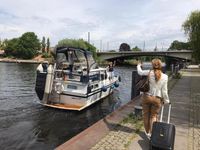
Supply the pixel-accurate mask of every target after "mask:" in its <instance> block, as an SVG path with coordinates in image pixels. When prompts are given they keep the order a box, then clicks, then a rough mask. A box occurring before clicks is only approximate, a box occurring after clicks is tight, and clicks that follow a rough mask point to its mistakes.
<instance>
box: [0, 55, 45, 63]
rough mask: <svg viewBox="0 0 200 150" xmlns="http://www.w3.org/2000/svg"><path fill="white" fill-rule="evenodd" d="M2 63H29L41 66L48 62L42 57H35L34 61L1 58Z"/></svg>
mask: <svg viewBox="0 0 200 150" xmlns="http://www.w3.org/2000/svg"><path fill="white" fill-rule="evenodd" d="M0 62H4V63H27V64H40V63H43V62H46V60H45V59H44V58H42V57H41V56H38V57H35V58H34V59H27V60H25V59H16V58H7V57H6V58H0Z"/></svg>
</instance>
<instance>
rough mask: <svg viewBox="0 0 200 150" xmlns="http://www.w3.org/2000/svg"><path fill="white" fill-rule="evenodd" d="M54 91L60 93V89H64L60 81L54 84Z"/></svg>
mask: <svg viewBox="0 0 200 150" xmlns="http://www.w3.org/2000/svg"><path fill="white" fill-rule="evenodd" d="M55 91H56V93H58V94H60V93H62V91H64V86H63V84H62V83H56V84H55Z"/></svg>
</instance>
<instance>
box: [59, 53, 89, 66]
mask: <svg viewBox="0 0 200 150" xmlns="http://www.w3.org/2000/svg"><path fill="white" fill-rule="evenodd" d="M56 63H57V69H66V68H67V67H68V66H69V65H73V67H75V69H77V67H79V69H81V68H82V67H87V61H86V58H85V55H84V53H83V52H81V51H73V50H71V51H65V52H60V53H57V58H56ZM80 67H81V68H80Z"/></svg>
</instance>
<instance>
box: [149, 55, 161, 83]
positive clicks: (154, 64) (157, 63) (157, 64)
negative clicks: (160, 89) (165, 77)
mask: <svg viewBox="0 0 200 150" xmlns="http://www.w3.org/2000/svg"><path fill="white" fill-rule="evenodd" d="M151 62H152V67H153V70H154V73H155V80H156V82H158V81H159V80H160V78H161V73H162V62H161V60H160V59H158V58H155V59H153V60H152V61H151Z"/></svg>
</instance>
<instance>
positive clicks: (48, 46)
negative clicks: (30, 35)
mask: <svg viewBox="0 0 200 150" xmlns="http://www.w3.org/2000/svg"><path fill="white" fill-rule="evenodd" d="M49 48H50V40H49V38H47V53H48V54H49Z"/></svg>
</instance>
